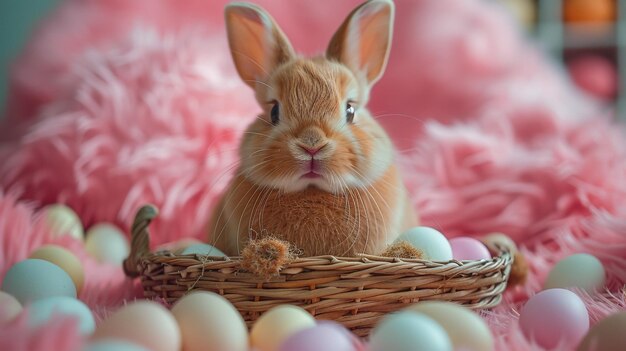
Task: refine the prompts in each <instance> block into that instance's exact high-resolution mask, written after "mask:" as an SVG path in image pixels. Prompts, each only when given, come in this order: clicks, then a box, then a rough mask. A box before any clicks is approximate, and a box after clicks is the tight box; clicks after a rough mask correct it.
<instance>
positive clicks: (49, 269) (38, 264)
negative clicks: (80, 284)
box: [2, 258, 76, 305]
mask: <svg viewBox="0 0 626 351" xmlns="http://www.w3.org/2000/svg"><path fill="white" fill-rule="evenodd" d="M2 290H3V291H6V292H7V293H9V294H11V295H13V296H14V297H15V298H16V299H17V300H18V301H19V302H20V303H21V304H22V305H25V304H27V303H29V302H31V301H35V300H40V299H43V298H47V297H53V296H67V297H73V298H76V287H75V286H74V282H73V281H72V278H71V277H70V276H69V275H68V274H67V273H66V272H65V271H64V270H63V269H61V268H60V267H59V266H57V265H55V264H53V263H50V262H48V261H44V260H40V259H34V258H31V259H27V260H24V261H21V262H18V263H16V264H14V265H13V267H11V268H10V269H9V271H8V272H7V274H6V275H5V276H4V280H3V281H2Z"/></svg>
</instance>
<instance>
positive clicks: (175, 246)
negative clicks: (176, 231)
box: [155, 238, 203, 255]
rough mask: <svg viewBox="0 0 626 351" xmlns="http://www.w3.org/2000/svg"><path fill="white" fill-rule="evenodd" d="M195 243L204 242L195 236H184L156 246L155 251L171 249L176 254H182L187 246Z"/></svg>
mask: <svg viewBox="0 0 626 351" xmlns="http://www.w3.org/2000/svg"><path fill="white" fill-rule="evenodd" d="M194 244H203V242H202V241H200V240H198V239H195V238H183V239H180V240H176V241H170V242H167V243H164V244H161V245H159V246H157V247H156V249H155V251H157V252H158V251H170V252H173V253H174V254H176V255H180V254H181V253H182V252H183V250H184V249H185V248H187V246H191V245H194Z"/></svg>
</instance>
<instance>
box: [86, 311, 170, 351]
mask: <svg viewBox="0 0 626 351" xmlns="http://www.w3.org/2000/svg"><path fill="white" fill-rule="evenodd" d="M91 339H92V340H109V339H123V340H128V341H131V342H133V343H136V344H138V345H142V346H143V347H145V348H147V349H149V350H151V351H180V350H181V346H182V343H181V336H180V328H179V327H178V323H176V319H175V318H174V316H173V315H172V314H171V313H170V311H169V310H168V309H166V308H165V307H163V306H162V305H160V304H158V303H156V302H153V301H148V300H140V301H135V302H132V303H129V304H128V305H126V306H124V307H122V308H120V309H119V310H117V311H115V312H114V313H113V314H112V315H110V316H109V317H108V318H106V319H105V320H104V321H102V322H101V323H99V324H98V327H97V328H96V331H95V332H94V334H93V337H92V338H91Z"/></svg>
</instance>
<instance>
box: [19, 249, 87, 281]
mask: <svg viewBox="0 0 626 351" xmlns="http://www.w3.org/2000/svg"><path fill="white" fill-rule="evenodd" d="M30 258H37V259H40V260H45V261H48V262H50V263H54V264H56V265H57V266H59V267H61V269H63V270H64V271H65V272H66V273H67V274H69V276H70V278H72V281H73V282H74V285H75V286H76V290H77V292H78V293H80V291H81V290H82V288H83V283H84V281H85V272H84V271H83V265H82V263H80V260H79V259H78V258H77V257H76V256H75V255H74V254H73V253H71V252H70V251H69V250H67V249H65V248H63V247H61V246H57V245H44V246H42V247H40V248H38V249H37V250H35V251H34V252H33V253H32V254H31V255H30Z"/></svg>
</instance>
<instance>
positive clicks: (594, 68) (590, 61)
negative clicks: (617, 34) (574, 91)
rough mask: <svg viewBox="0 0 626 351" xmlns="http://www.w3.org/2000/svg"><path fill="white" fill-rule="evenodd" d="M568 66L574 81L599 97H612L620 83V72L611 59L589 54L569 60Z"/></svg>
mask: <svg viewBox="0 0 626 351" xmlns="http://www.w3.org/2000/svg"><path fill="white" fill-rule="evenodd" d="M567 67H568V69H569V72H570V74H571V76H572V79H573V80H574V82H575V83H576V84H577V85H578V86H580V87H581V88H582V89H584V90H586V91H587V92H589V93H591V94H593V95H595V96H596V97H599V98H604V99H611V98H613V96H615V93H616V92H617V88H618V85H619V80H618V79H619V74H618V73H617V69H616V68H615V64H614V63H612V62H611V61H610V60H609V59H607V58H605V57H602V56H599V55H591V54H587V55H584V56H580V57H576V58H575V59H572V60H571V61H569V62H568V64H567Z"/></svg>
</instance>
